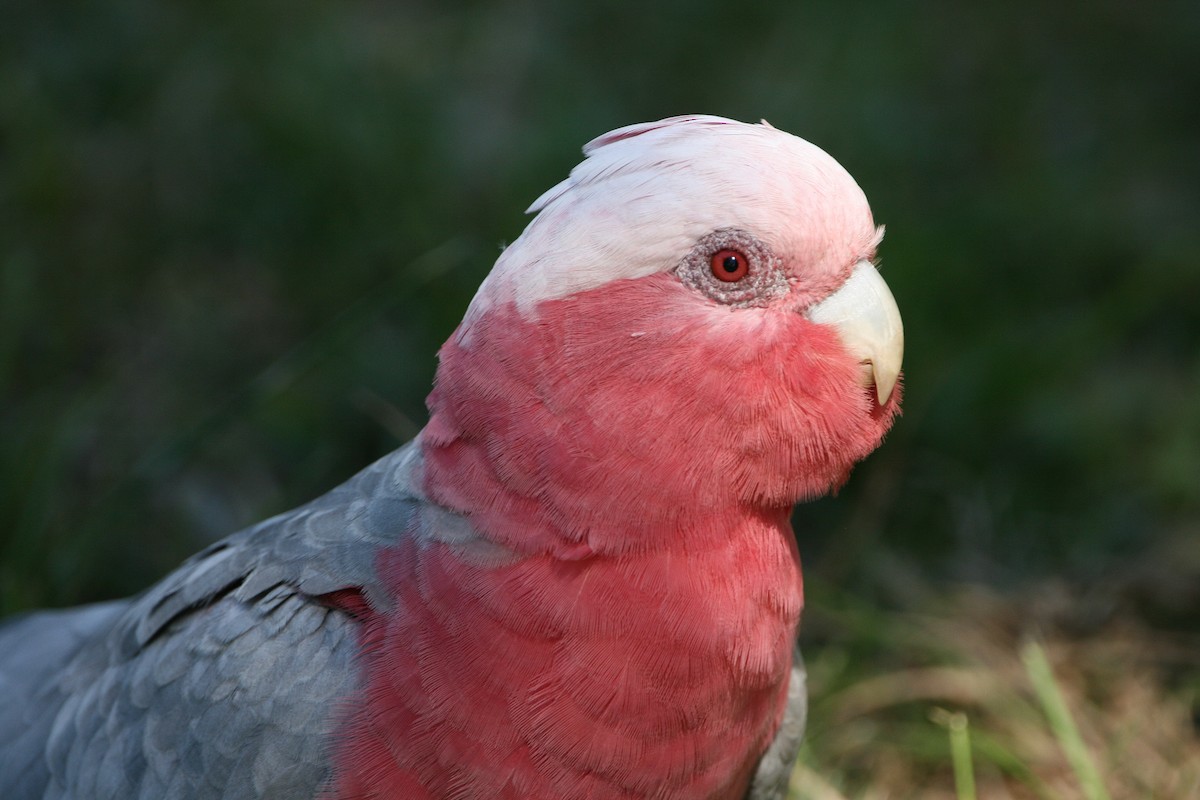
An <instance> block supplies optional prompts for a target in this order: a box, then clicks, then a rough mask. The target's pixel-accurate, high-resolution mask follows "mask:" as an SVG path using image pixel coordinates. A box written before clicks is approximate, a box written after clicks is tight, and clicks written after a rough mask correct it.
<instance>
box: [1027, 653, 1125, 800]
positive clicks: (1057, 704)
mask: <svg viewBox="0 0 1200 800" xmlns="http://www.w3.org/2000/svg"><path fill="white" fill-rule="evenodd" d="M1021 660H1022V661H1023V662H1024V663H1025V670H1026V672H1028V673H1029V680H1030V681H1031V682H1032V683H1033V689H1034V691H1035V692H1037V696H1038V700H1039V701H1041V704H1042V709H1043V710H1044V711H1045V712H1046V719H1047V720H1049V722H1050V728H1051V730H1053V731H1054V736H1055V737H1056V738H1057V739H1058V743H1059V746H1060V747H1062V749H1063V753H1064V754H1065V755H1066V757H1067V761H1069V762H1070V763H1071V769H1073V770H1074V771H1075V776H1076V777H1077V778H1078V779H1079V785H1080V788H1082V789H1083V793H1084V795H1085V796H1086V797H1087V798H1088V800H1111V798H1110V797H1109V794H1108V789H1106V788H1105V786H1104V781H1103V780H1101V778H1100V773H1099V772H1098V771H1097V769H1096V764H1095V762H1094V761H1092V756H1091V754H1090V753H1088V750H1087V747H1086V746H1085V745H1084V743H1083V737H1081V736H1080V735H1079V728H1078V727H1076V725H1075V720H1074V719H1073V718H1072V717H1071V711H1070V709H1068V708H1067V703H1066V700H1064V699H1063V696H1062V692H1061V691H1059V688H1058V683H1057V682H1056V681H1055V680H1054V671H1053V670H1052V669H1051V668H1050V661H1049V659H1047V658H1046V651H1045V650H1043V649H1042V646H1041V645H1040V644H1038V643H1037V642H1035V641H1029V642H1028V643H1026V644H1025V646H1024V647H1023V648H1021Z"/></svg>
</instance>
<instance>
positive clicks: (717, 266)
mask: <svg viewBox="0 0 1200 800" xmlns="http://www.w3.org/2000/svg"><path fill="white" fill-rule="evenodd" d="M749 271H750V262H749V261H747V260H746V257H745V256H744V255H742V254H741V253H739V252H738V251H737V250H718V251H717V252H715V253H713V257H712V274H713V277H714V278H716V279H717V280H719V281H725V282H727V283H733V282H734V281H740V280H741V279H742V278H744V277H746V273H747V272H749Z"/></svg>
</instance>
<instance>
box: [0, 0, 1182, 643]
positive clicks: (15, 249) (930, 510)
mask: <svg viewBox="0 0 1200 800" xmlns="http://www.w3.org/2000/svg"><path fill="white" fill-rule="evenodd" d="M1198 37H1200V7H1198V6H1197V5H1196V4H1195V3H1188V2H1158V3H1154V4H1151V5H1145V4H1142V5H1136V4H1130V3H1118V2H1115V0H1109V1H1107V2H1100V3H1088V4H1081V3H1067V4H1058V5H1050V6H1047V5H1045V4H1036V3H1032V2H1022V3H1017V4H1015V5H1014V4H1011V3H1010V4H1007V5H1003V6H1002V5H999V4H984V5H974V6H969V5H963V4H959V3H952V2H949V1H948V0H934V2H925V3H917V4H913V3H900V2H883V3H877V4H871V5H869V6H868V5H863V6H861V7H858V8H856V7H854V6H852V5H847V4H845V3H832V2H818V3H782V2H780V3H768V2H749V3H740V4H732V3H728V4H726V3H719V2H708V1H707V0H693V1H692V2H689V3H680V2H672V3H667V4H659V5H656V6H647V5H646V4H627V3H618V2H615V1H613V0H610V1H609V2H605V3H599V4H572V3H552V2H524V3H522V2H512V3H502V4H484V3H466V4H458V5H448V4H444V3H432V2H430V3H396V4H388V3H367V2H345V3H317V2H311V0H309V1H307V2H306V1H304V0H302V1H301V2H289V3H283V2H274V1H271V2H250V3H229V2H211V1H210V2H190V3H152V2H148V1H147V0H105V1H104V2H99V0H80V1H79V2H68V3H43V2H34V0H9V2H7V3H5V4H4V7H3V10H2V11H0V531H2V532H0V610H3V611H11V610H15V609H18V608H23V607H28V606H34V605H44V604H65V603H74V602H80V601H84V600H91V599H98V598H101V597H109V596H115V595H120V594H126V593H129V592H133V591H136V590H138V589H139V588H141V587H143V586H145V585H146V584H148V583H150V582H151V581H153V580H155V579H156V578H157V577H158V576H160V575H161V574H162V573H164V572H165V571H166V570H167V569H169V568H170V567H171V566H173V565H174V564H175V563H177V562H178V561H179V560H180V559H181V558H183V557H184V556H186V555H187V554H188V553H190V552H192V551H193V550H195V549H197V548H198V547H199V546H200V545H201V543H203V542H206V541H209V540H211V539H212V538H215V537H218V536H220V535H223V534H225V533H228V532H230V531H232V530H234V529H236V528H238V527H240V526H242V525H244V524H247V523H249V522H253V521H255V520H257V519H260V518H261V517H263V516H265V515H267V514H270V513H274V512H277V511H281V510H283V509H285V508H288V507H290V506H292V505H294V504H296V503H298V502H301V501H303V500H306V499H308V498H310V497H312V496H314V495H316V494H317V493H319V492H321V491H323V490H325V489H327V488H329V487H330V486H332V485H333V484H335V483H337V482H339V481H340V480H342V479H343V478H345V477H347V476H349V475H350V474H351V473H353V472H354V471H355V470H356V469H358V468H359V467H361V466H363V465H365V464H366V463H367V462H368V461H369V460H371V459H373V458H374V457H376V456H378V455H381V454H382V453H384V452H386V451H387V450H389V449H391V448H393V447H395V446H396V445H398V444H399V443H400V442H401V441H403V440H404V439H406V438H407V437H409V436H411V435H412V433H413V432H415V430H417V429H418V428H419V427H420V425H421V424H422V422H423V420H424V409H423V398H424V395H425V394H426V392H427V390H428V386H429V381H430V378H431V376H432V374H433V369H434V363H435V362H434V352H435V350H436V348H437V346H438V344H439V343H440V342H441V341H442V340H443V339H444V338H445V337H446V336H447V335H448V334H449V333H450V331H451V330H452V329H453V326H454V324H455V322H456V321H457V319H458V318H459V316H460V315H461V313H462V311H463V309H464V308H465V306H466V304H467V302H468V301H469V299H470V297H471V295H472V293H473V291H474V288H475V286H476V285H477V284H478V281H479V280H480V279H481V278H482V276H483V275H484V274H485V273H486V271H487V269H488V268H489V266H490V264H491V261H492V260H493V259H494V257H495V255H496V253H497V251H498V248H499V246H500V245H501V244H502V243H503V242H504V241H506V240H510V239H512V238H513V237H515V236H516V235H517V233H518V232H519V231H520V229H521V227H522V225H523V220H522V218H521V216H520V211H521V210H522V209H523V208H524V207H525V206H526V205H527V204H528V203H529V202H530V201H531V200H532V199H533V198H534V197H536V196H537V195H538V194H539V193H540V192H541V191H542V190H543V189H544V188H546V187H548V186H549V185H550V184H552V183H553V182H555V181H557V180H559V179H560V178H561V177H562V176H563V175H564V174H565V172H566V170H567V169H569V167H570V166H571V165H573V164H574V163H575V162H576V160H577V159H578V147H579V145H580V144H582V143H583V142H584V141H586V140H587V139H588V138H590V137H591V136H593V135H596V134H598V133H601V132H603V131H605V130H608V129H610V128H612V127H615V126H618V125H622V124H626V123H629V122H634V121H639V120H645V119H652V118H657V117H661V116H666V115H670V114H676V113H683V112H691V111H703V112H710V113H719V114H725V115H729V116H734V117H739V118H743V119H749V120H753V119H757V118H759V117H766V118H767V119H769V120H771V122H772V123H774V124H775V125H777V126H778V127H781V128H784V129H786V130H789V131H792V132H795V133H797V134H799V135H801V136H804V137H805V138H808V139H811V140H812V141H814V142H816V143H817V144H819V145H821V146H823V147H824V148H826V149H827V150H829V151H830V152H831V153H833V154H834V155H835V157H837V158H838V159H839V160H841V161H842V163H844V164H845V165H846V167H847V168H848V169H849V170H850V171H851V172H852V173H853V174H854V175H855V176H856V177H857V178H858V180H859V181H860V182H861V183H862V185H863V187H864V189H865V190H866V192H867V194H868V196H869V197H870V198H871V200H872V204H873V206H874V208H875V212H876V217H877V219H878V220H879V221H880V222H883V223H886V224H887V225H888V229H889V235H888V238H887V241H886V243H885V245H884V248H883V263H884V271H885V275H886V277H887V279H888V281H889V283H890V284H891V285H892V288H893V290H894V292H895V294H896V296H897V299H898V301H899V304H900V306H901V309H902V311H903V313H904V317H905V323H906V328H907V332H908V342H909V345H908V357H907V359H906V367H907V369H906V372H907V385H908V388H907V390H906V403H905V409H906V410H905V416H904V417H903V418H902V419H901V420H900V422H899V423H898V425H897V427H896V430H895V431H894V433H893V434H892V436H891V438H890V439H889V441H888V442H887V443H886V445H885V446H884V448H883V449H882V450H881V451H880V452H879V453H878V454H877V455H876V456H875V457H873V458H872V459H871V460H870V461H869V462H868V463H867V464H866V465H865V466H864V467H863V468H862V469H860V470H859V472H858V474H856V475H855V476H854V478H853V479H852V481H851V483H850V485H849V486H848V487H847V489H846V490H845V491H844V492H843V494H842V495H841V496H840V497H839V498H837V499H835V500H832V501H829V500H827V501H822V502H820V503H817V504H815V505H813V506H810V507H806V508H804V509H802V510H801V511H800V512H799V519H798V527H799V529H800V534H801V546H802V550H803V552H804V553H805V555H806V558H808V560H809V563H810V566H811V567H812V570H811V573H812V574H813V575H814V576H815V577H821V576H827V577H829V578H830V579H834V580H841V579H843V578H845V577H848V576H854V577H856V578H857V580H859V581H860V582H861V583H862V586H863V587H864V589H865V588H869V587H874V588H876V589H878V590H879V591H881V592H885V593H895V592H902V591H903V588H902V584H903V582H902V581H900V580H899V579H897V578H896V577H895V575H896V574H897V568H896V563H897V561H902V562H905V563H911V564H914V565H916V566H915V569H917V570H918V571H921V572H923V573H925V574H926V575H935V576H948V577H954V578H960V579H972V580H983V581H988V582H996V583H1002V584H1009V583H1017V582H1021V581H1023V580H1025V579H1027V578H1030V577H1033V576H1036V575H1039V574H1044V573H1046V572H1049V571H1057V572H1065V573H1066V574H1068V575H1071V576H1072V577H1075V578H1079V579H1084V580H1088V581H1094V580H1101V579H1102V580H1104V581H1107V582H1109V583H1112V584H1120V585H1121V586H1125V585H1126V584H1125V583H1123V581H1126V577H1125V576H1128V575H1132V574H1133V573H1134V572H1136V570H1137V569H1149V568H1148V567H1145V566H1144V563H1143V562H1144V560H1145V555H1146V554H1148V553H1153V552H1162V551H1163V550H1164V548H1166V549H1169V548H1170V547H1172V544H1171V543H1172V542H1175V541H1177V540H1180V539H1183V538H1185V537H1187V536H1188V535H1192V536H1194V535H1195V534H1196V533H1197V528H1198V527H1200V526H1198V520H1200V401H1198V400H1197V397H1200V313H1198V312H1197V310H1196V302H1197V299H1198V298H1200V258H1198V256H1197V254H1198V253H1200V226H1198V225H1197V223H1196V220H1197V219H1200V146H1198V142H1200V124H1198V123H1200V104H1197V102H1196V98H1197V97H1200V51H1198V50H1197V49H1196V47H1195V42H1196V41H1197V40H1198ZM905 568H906V569H907V568H908V567H905ZM1170 568H1171V569H1185V568H1187V567H1186V565H1183V564H1177V563H1171V564H1170ZM1191 568H1192V569H1195V565H1194V564H1193V565H1192V567H1191ZM1138 574H1141V573H1138ZM1129 580H1132V578H1131V579H1129ZM1192 591H1193V593H1194V592H1195V590H1192ZM1151 594H1153V593H1151ZM1183 596H1184V600H1183V601H1178V600H1176V601H1172V602H1175V603H1176V604H1178V603H1179V602H1185V603H1186V602H1190V601H1189V599H1188V598H1191V599H1192V600H1194V599H1195V597H1194V594H1192V595H1188V594H1187V592H1186V591H1185V592H1184V594H1183ZM1159 599H1161V598H1159ZM1152 600H1154V602H1158V600H1155V599H1154V598H1152ZM1163 602H1166V601H1163ZM1168 604H1169V603H1168ZM1159 605H1161V603H1159ZM1187 607H1191V608H1193V609H1194V608H1195V607H1196V606H1195V605H1192V606H1186V605H1185V608H1187ZM1168 610H1170V609H1168ZM1175 610H1176V611H1177V610H1178V609H1175ZM1193 622H1194V620H1193Z"/></svg>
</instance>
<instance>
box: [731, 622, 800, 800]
mask: <svg viewBox="0 0 1200 800" xmlns="http://www.w3.org/2000/svg"><path fill="white" fill-rule="evenodd" d="M806 677H807V676H806V674H805V671H804V659H802V658H801V657H800V647H799V645H797V646H796V649H795V651H794V652H793V653H792V674H791V677H790V678H789V679H788V700H787V708H786V710H785V711H784V714H783V723H782V724H781V725H780V726H779V731H778V733H776V734H775V739H774V740H773V741H772V742H771V745H770V746H769V747H768V748H767V752H766V753H764V754H763V757H762V759H761V760H760V761H759V762H758V770H757V771H756V772H755V773H754V780H753V781H751V783H750V791H749V792H747V793H746V800H783V798H785V797H787V792H788V779H789V778H790V777H791V774H792V768H793V767H795V765H796V756H797V755H798V754H799V752H800V740H801V739H803V738H804V724H805V722H806V720H807V717H808V689H807V687H806V685H805V682H806V681H805V679H806Z"/></svg>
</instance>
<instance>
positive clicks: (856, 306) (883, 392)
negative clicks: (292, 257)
mask: <svg viewBox="0 0 1200 800" xmlns="http://www.w3.org/2000/svg"><path fill="white" fill-rule="evenodd" d="M808 318H809V319H811V320H812V321H813V322H816V323H819V324H821V325H832V326H833V327H835V328H837V331H838V335H839V336H840V337H841V339H842V343H843V344H845V346H846V349H847V350H849V351H850V352H851V353H852V354H853V355H856V356H858V359H859V363H860V364H862V365H863V385H864V386H872V385H873V386H874V387H875V396H876V397H877V398H878V400H879V404H880V405H883V404H884V403H886V402H887V401H888V398H889V397H891V396H892V390H893V389H895V388H896V381H897V379H898V378H899V377H900V362H901V361H902V360H903V359H904V325H903V324H902V323H901V322H900V309H899V308H897V307H896V300H895V298H894V297H892V291H891V289H889V288H888V285H887V284H886V283H884V280H883V278H882V277H881V276H880V274H879V270H877V269H875V267H874V265H872V264H871V263H870V262H868V261H860V262H858V263H857V264H856V265H855V266H854V271H853V272H851V273H850V278H849V279H848V280H847V281H846V282H845V283H844V284H842V288H840V289H838V290H837V291H836V292H834V293H833V294H831V295H829V297H826V298H825V299H824V300H822V301H821V302H819V303H817V304H816V305H815V306H812V307H811V308H809V309H808Z"/></svg>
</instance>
